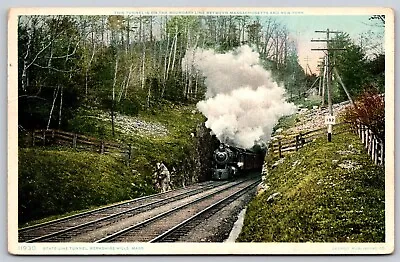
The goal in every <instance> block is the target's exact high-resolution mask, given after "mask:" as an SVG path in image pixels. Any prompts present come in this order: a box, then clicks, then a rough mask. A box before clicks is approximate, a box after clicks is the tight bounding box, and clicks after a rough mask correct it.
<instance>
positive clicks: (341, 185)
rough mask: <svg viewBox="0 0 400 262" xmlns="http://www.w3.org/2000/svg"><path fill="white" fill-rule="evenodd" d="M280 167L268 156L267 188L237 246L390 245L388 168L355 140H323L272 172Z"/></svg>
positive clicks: (340, 136)
mask: <svg viewBox="0 0 400 262" xmlns="http://www.w3.org/2000/svg"><path fill="white" fill-rule="evenodd" d="M286 120H287V121H286V122H288V121H289V122H290V121H291V122H292V123H294V122H295V121H293V120H294V118H293V117H291V118H287V119H286ZM286 125H287V123H286ZM282 126H285V124H283V125H282ZM343 128H345V129H346V128H347V129H348V127H343ZM336 129H338V128H336ZM336 131H340V130H336ZM276 161H277V159H276V158H273V157H272V156H267V167H268V168H267V175H266V181H265V184H266V185H267V188H266V190H265V192H263V193H261V194H260V195H258V196H257V197H256V198H255V199H254V200H253V201H252V202H251V203H250V205H249V207H248V209H247V213H246V217H245V221H244V227H243V229H242V232H241V234H240V236H239V239H238V241H240V242H384V241H385V202H384V201H385V172H384V168H383V167H378V166H375V165H374V163H373V162H372V161H371V159H370V158H369V156H368V155H367V154H366V152H365V149H364V147H363V145H362V144H361V141H360V140H359V138H358V137H357V136H356V135H354V134H353V133H351V132H345V133H343V134H338V135H334V136H333V142H332V143H328V142H327V141H326V138H325V137H321V138H318V139H317V140H316V141H315V142H313V143H310V144H308V145H306V146H305V147H304V148H302V149H300V150H299V151H297V152H293V153H291V154H288V155H287V156H286V157H285V158H284V159H283V162H282V163H280V164H278V165H277V166H276V167H274V168H272V165H273V164H274V163H276ZM274 193H276V194H275V198H272V197H271V198H272V199H271V198H270V199H269V200H268V198H269V197H270V196H271V195H273V194H274Z"/></svg>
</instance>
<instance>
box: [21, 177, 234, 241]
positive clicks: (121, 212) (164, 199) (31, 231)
mask: <svg viewBox="0 0 400 262" xmlns="http://www.w3.org/2000/svg"><path fill="white" fill-rule="evenodd" d="M227 183H228V182H222V183H221V182H206V183H201V184H198V185H195V186H191V187H187V188H186V189H179V190H174V191H169V192H166V193H159V194H154V195H151V196H146V197H141V198H137V199H133V200H129V201H125V202H122V203H118V204H114V205H111V206H106V207H103V208H99V209H95V210H91V211H87V212H83V213H79V214H76V215H72V216H68V217H65V218H61V219H57V220H54V221H49V222H46V223H42V224H38V225H34V226H30V227H25V228H22V229H20V230H19V231H18V241H19V242H62V241H68V239H71V238H73V237H76V236H77V235H79V234H82V233H83V232H88V231H90V230H93V229H94V228H99V227H102V226H105V225H107V223H116V222H117V221H118V220H120V219H123V218H124V217H129V216H133V215H135V214H137V213H140V212H144V211H146V210H149V209H152V208H156V207H158V206H162V205H165V204H167V203H170V202H172V201H176V200H179V199H183V198H185V197H189V196H192V195H196V194H199V193H201V192H204V191H207V190H210V189H212V188H216V187H219V186H224V185H225V184H227Z"/></svg>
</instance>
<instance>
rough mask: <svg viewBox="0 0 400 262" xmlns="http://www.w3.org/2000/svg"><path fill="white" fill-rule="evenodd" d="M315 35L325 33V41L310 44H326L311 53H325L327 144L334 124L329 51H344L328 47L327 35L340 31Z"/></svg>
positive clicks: (313, 49)
mask: <svg viewBox="0 0 400 262" xmlns="http://www.w3.org/2000/svg"><path fill="white" fill-rule="evenodd" d="M315 33H326V39H312V40H311V42H326V48H312V49H311V51H324V52H325V51H326V53H325V54H326V57H325V59H326V60H325V61H326V62H325V66H326V91H327V93H328V109H329V115H328V116H325V123H326V124H327V125H328V142H331V141H332V125H333V124H334V123H335V118H334V117H333V109H332V90H331V87H330V85H331V77H332V69H331V66H330V64H331V62H330V55H329V52H330V51H336V50H344V48H330V47H329V42H332V40H331V39H329V36H330V35H329V34H331V33H334V34H338V33H341V32H340V31H330V30H329V29H326V31H315Z"/></svg>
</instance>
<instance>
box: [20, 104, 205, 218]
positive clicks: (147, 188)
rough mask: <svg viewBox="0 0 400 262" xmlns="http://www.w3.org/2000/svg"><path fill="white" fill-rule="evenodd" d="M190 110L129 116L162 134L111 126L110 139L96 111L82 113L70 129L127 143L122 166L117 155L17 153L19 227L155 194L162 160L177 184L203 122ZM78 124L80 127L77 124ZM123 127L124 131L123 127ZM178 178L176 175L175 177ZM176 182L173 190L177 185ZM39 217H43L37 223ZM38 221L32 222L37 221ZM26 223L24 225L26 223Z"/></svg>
mask: <svg viewBox="0 0 400 262" xmlns="http://www.w3.org/2000/svg"><path fill="white" fill-rule="evenodd" d="M194 109H195V108H194V106H175V105H164V106H163V107H161V108H160V109H159V110H155V111H152V112H151V113H145V114H141V115H139V116H137V117H135V119H136V120H138V121H143V122H142V123H153V124H155V125H158V126H159V127H160V128H161V127H162V129H163V130H165V131H166V132H164V134H162V133H161V134H158V133H154V134H151V132H150V133H146V132H142V131H140V130H139V129H138V130H137V132H135V131H134V130H133V131H132V130H127V131H124V130H123V129H124V128H126V125H125V124H124V123H116V124H117V128H116V135H115V137H112V135H111V123H110V121H106V120H105V119H103V120H102V119H101V117H98V116H99V114H100V113H101V112H100V111H96V110H86V111H84V112H83V113H81V114H80V115H78V116H77V117H76V118H77V119H79V118H81V119H82V120H81V121H76V120H75V121H76V123H75V129H76V131H79V130H81V132H79V133H83V134H86V135H89V136H94V137H98V138H102V139H104V140H107V141H117V142H120V143H125V144H128V143H131V144H132V147H133V157H132V161H131V163H130V165H129V166H128V165H126V163H125V159H123V158H122V157H121V156H115V155H108V154H103V155H101V154H99V153H96V152H89V151H76V150H73V149H71V148H66V147H45V148H43V147H36V148H20V149H19V156H18V158H19V159H18V161H19V165H18V167H19V172H18V177H19V181H18V194H19V223H20V225H21V226H26V225H29V224H32V223H37V222H42V221H46V220H49V219H51V218H55V217H58V216H59V215H66V214H71V212H72V213H73V212H75V211H76V210H83V209H88V208H93V207H96V206H100V205H105V204H109V203H113V202H117V201H122V200H126V199H131V198H135V197H139V196H143V195H147V194H151V193H154V192H155V189H154V183H153V182H154V181H153V172H154V170H155V163H156V162H158V161H163V162H164V163H166V164H167V167H168V168H169V169H170V170H171V169H172V167H178V166H179V167H180V166H182V165H183V166H185V167H186V168H187V169H188V170H186V171H185V172H186V174H185V172H183V170H178V172H176V175H175V176H176V177H174V180H175V181H181V180H182V179H183V176H188V172H189V173H190V171H191V170H192V169H191V168H193V166H194V163H193V159H191V158H188V157H187V156H188V155H192V154H191V152H192V150H194V139H193V138H192V136H191V135H190V133H191V132H194V130H195V128H196V126H197V124H198V123H201V122H202V121H204V119H203V117H202V116H201V115H200V114H199V113H194V112H193V110H194ZM77 124H80V125H77ZM124 126H125V127H124ZM178 176H179V177H178ZM180 185H181V184H177V185H176V186H177V187H178V186H180ZM43 218H44V219H43ZM37 219H41V220H38V221H32V220H37ZM26 222H28V224H27V223H26Z"/></svg>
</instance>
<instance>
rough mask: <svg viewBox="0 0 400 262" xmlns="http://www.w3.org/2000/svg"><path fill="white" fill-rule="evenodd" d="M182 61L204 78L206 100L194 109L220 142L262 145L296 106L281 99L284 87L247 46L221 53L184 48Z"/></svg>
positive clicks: (185, 66) (248, 145)
mask: <svg viewBox="0 0 400 262" xmlns="http://www.w3.org/2000/svg"><path fill="white" fill-rule="evenodd" d="M182 63H183V66H182V67H183V68H188V69H190V71H192V67H194V68H195V69H196V70H198V71H200V72H201V73H202V74H203V75H204V76H205V78H206V79H205V84H206V86H207V93H206V100H203V101H200V102H199V103H198V104H197V108H198V109H199V110H200V111H201V112H202V113H203V114H204V115H205V116H206V117H207V119H208V120H207V122H206V126H207V127H208V128H210V129H211V130H212V132H213V133H214V134H215V135H216V136H217V138H218V139H219V140H220V141H221V143H227V144H233V145H235V146H240V147H244V148H251V147H253V146H254V145H256V144H258V145H261V146H264V145H265V143H266V142H267V141H268V140H269V138H270V136H271V133H272V128H273V127H274V126H275V125H276V124H277V122H278V119H279V118H280V117H282V116H284V115H290V114H292V113H293V112H294V111H295V109H296V107H295V106H294V104H292V103H287V102H286V101H285V98H284V94H285V90H284V88H283V87H282V86H280V85H278V84H277V83H276V82H274V81H273V80H272V77H271V73H270V72H268V71H266V70H265V69H264V68H263V67H262V66H261V65H260V63H259V54H258V53H257V52H254V51H252V50H251V48H250V47H249V46H241V47H239V48H237V49H236V50H234V51H231V52H228V53H225V54H217V53H215V52H214V51H213V50H204V49H199V48H198V49H196V50H188V51H187V52H186V55H185V57H184V58H183V61H182ZM192 73H193V72H192Z"/></svg>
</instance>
